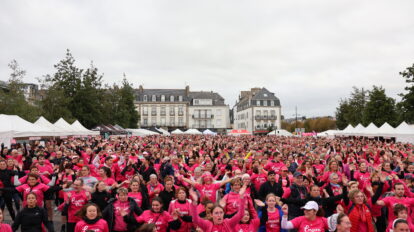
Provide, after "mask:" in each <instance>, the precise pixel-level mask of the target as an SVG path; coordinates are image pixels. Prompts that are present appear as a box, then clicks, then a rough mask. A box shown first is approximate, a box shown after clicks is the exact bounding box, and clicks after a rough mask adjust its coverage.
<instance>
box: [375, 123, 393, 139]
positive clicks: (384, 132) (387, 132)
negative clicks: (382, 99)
mask: <svg viewBox="0 0 414 232" xmlns="http://www.w3.org/2000/svg"><path fill="white" fill-rule="evenodd" d="M395 132H396V130H395V128H394V127H392V126H390V124H388V123H384V124H383V125H382V126H381V127H380V128H379V129H378V135H379V136H382V137H395Z"/></svg>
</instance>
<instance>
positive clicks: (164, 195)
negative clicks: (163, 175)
mask: <svg viewBox="0 0 414 232" xmlns="http://www.w3.org/2000/svg"><path fill="white" fill-rule="evenodd" d="M159 197H160V198H161V199H162V203H163V209H164V210H166V211H168V207H169V206H170V202H171V201H172V200H173V199H174V198H175V188H174V187H173V188H172V191H171V192H167V190H165V189H164V190H162V191H161V192H160V194H159Z"/></svg>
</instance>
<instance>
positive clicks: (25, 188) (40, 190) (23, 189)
mask: <svg viewBox="0 0 414 232" xmlns="http://www.w3.org/2000/svg"><path fill="white" fill-rule="evenodd" d="M48 189H49V186H48V185H45V184H42V183H39V184H37V185H35V186H30V185H28V184H24V185H20V186H17V187H16V190H17V191H18V192H20V193H23V206H26V204H27V195H28V194H29V193H30V192H33V193H34V194H36V198H37V206H39V207H42V206H43V197H44V192H46V191H47V190H48Z"/></svg>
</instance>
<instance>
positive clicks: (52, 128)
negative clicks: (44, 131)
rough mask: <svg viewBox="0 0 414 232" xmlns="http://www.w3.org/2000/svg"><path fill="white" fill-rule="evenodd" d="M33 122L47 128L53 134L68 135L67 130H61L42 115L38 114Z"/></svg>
mask: <svg viewBox="0 0 414 232" xmlns="http://www.w3.org/2000/svg"><path fill="white" fill-rule="evenodd" d="M34 124H35V125H39V126H41V127H44V128H48V129H49V130H50V131H51V132H53V136H63V135H70V133H69V132H65V131H62V130H61V129H60V128H59V127H57V126H55V125H54V124H52V123H51V122H49V121H48V120H47V119H45V118H44V117H43V116H40V117H39V118H38V119H37V121H36V122H35V123H34Z"/></svg>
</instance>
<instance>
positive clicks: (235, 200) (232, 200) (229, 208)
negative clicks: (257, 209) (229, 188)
mask: <svg viewBox="0 0 414 232" xmlns="http://www.w3.org/2000/svg"><path fill="white" fill-rule="evenodd" d="M246 197H247V196H246ZM223 199H224V200H225V202H226V205H225V206H224V213H225V214H227V215H231V214H234V213H236V212H237V211H238V210H239V202H240V194H238V193H235V192H229V193H228V194H226V195H225V196H224V197H223ZM249 206H251V207H253V201H252V199H251V198H250V197H248V199H247V200H246V203H245V205H244V208H243V209H247V208H248V207H249Z"/></svg>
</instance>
